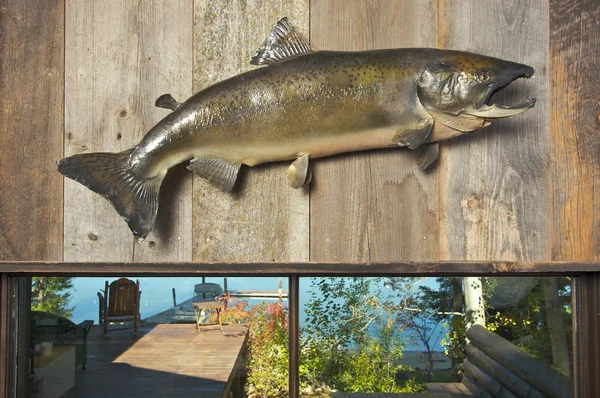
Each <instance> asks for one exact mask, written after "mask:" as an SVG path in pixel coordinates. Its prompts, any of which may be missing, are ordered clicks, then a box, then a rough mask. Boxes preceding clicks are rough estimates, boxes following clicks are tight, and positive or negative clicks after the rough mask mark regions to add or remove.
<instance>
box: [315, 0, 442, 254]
mask: <svg viewBox="0 0 600 398" xmlns="http://www.w3.org/2000/svg"><path fill="white" fill-rule="evenodd" d="M434 5H435V1H419V2H392V1H385V0H369V1H357V0H353V1H347V0H334V1H325V0H312V1H311V44H312V46H313V47H314V48H315V49H318V50H365V49H376V48H395V47H434V46H435V43H436V40H437V30H436V27H437V25H436V12H435V10H436V9H435V7H434ZM437 202H438V199H437V185H436V177H435V174H434V173H424V172H422V171H421V170H420V169H419V168H418V167H417V165H416V159H415V156H414V154H412V153H410V151H409V150H404V149H400V148H397V149H396V148H394V149H392V150H381V151H379V150H378V151H369V152H361V153H354V154H346V155H342V156H335V157H332V158H327V159H319V160H318V161H316V162H314V163H313V183H312V190H311V203H310V206H311V226H310V237H311V260H314V261H364V262H368V261H385V260H398V259H405V260H406V259H408V260H431V259H437V257H438V252H437V246H438V243H437V242H438V239H437V233H438V228H437V219H436V214H437V211H438V210H437Z"/></svg>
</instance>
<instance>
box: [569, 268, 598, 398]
mask: <svg viewBox="0 0 600 398" xmlns="http://www.w3.org/2000/svg"><path fill="white" fill-rule="evenodd" d="M573 309H574V317H573V340H574V342H573V369H574V373H575V374H574V380H575V396H576V397H582V398H592V397H600V367H599V366H598V364H599V363H600V332H599V331H600V272H595V273H590V274H585V275H581V276H580V277H578V278H576V279H575V286H574V292H573Z"/></svg>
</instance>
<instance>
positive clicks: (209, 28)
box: [193, 0, 309, 261]
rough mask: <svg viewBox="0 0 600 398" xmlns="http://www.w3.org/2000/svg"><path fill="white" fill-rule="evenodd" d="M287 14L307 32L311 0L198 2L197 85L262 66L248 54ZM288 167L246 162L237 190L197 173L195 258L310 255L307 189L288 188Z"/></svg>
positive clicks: (281, 258)
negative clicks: (249, 165)
mask: <svg viewBox="0 0 600 398" xmlns="http://www.w3.org/2000/svg"><path fill="white" fill-rule="evenodd" d="M284 16H287V17H288V18H289V20H290V21H291V22H292V23H293V24H294V25H295V26H296V28H297V29H298V30H299V31H300V32H301V33H302V34H304V35H305V36H306V35H307V33H308V1H307V0H290V1H285V2H281V1H278V0H236V1H224V2H208V1H201V0H196V2H195V25H194V90H195V91H200V90H202V89H204V88H206V87H208V86H209V85H211V84H214V83H216V82H218V81H220V80H223V79H225V78H228V77H231V76H234V75H236V74H238V73H241V72H244V71H247V70H250V69H252V68H256V67H255V66H252V65H250V63H249V62H250V58H251V57H252V56H253V55H254V53H255V52H256V50H257V49H258V47H259V46H260V45H261V44H262V42H263V41H264V40H265V38H266V37H267V35H268V34H269V32H270V31H271V28H272V27H273V26H275V23H276V22H277V21H278V20H279V19H280V18H282V17H284ZM287 167H288V164H284V163H278V164H269V165H265V166H259V167H253V168H242V170H243V171H242V173H240V176H239V179H238V184H237V186H236V187H234V191H233V192H231V193H224V192H221V191H220V190H219V189H217V188H216V187H214V186H212V185H211V184H209V183H208V182H206V181H205V180H203V179H201V178H195V179H194V196H193V258H194V261H291V260H295V261H302V260H308V248H309V246H308V241H309V236H308V217H309V210H308V206H309V198H308V195H309V193H308V189H306V188H300V189H297V190H295V189H292V188H290V187H289V186H288V183H287V179H286V176H285V170H286V168H287Z"/></svg>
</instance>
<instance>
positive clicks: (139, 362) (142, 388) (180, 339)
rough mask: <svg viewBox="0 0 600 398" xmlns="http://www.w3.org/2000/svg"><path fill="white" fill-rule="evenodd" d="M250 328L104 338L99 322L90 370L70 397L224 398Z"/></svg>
mask: <svg viewBox="0 0 600 398" xmlns="http://www.w3.org/2000/svg"><path fill="white" fill-rule="evenodd" d="M247 335H248V328H247V327H246V326H244V325H225V326H223V331H221V330H220V329H218V328H216V329H215V328H210V329H208V328H207V329H206V330H203V331H202V332H201V333H198V332H197V331H196V330H195V328H194V325H193V324H169V325H145V326H142V327H141V328H140V331H139V333H138V337H137V338H134V336H133V331H132V330H131V329H127V330H115V331H110V332H109V338H108V339H107V338H104V336H103V335H102V330H101V328H100V327H99V326H93V327H92V330H91V331H90V335H89V337H88V338H89V340H88V361H87V368H86V370H81V369H77V371H76V376H75V386H74V387H73V388H72V389H71V390H70V391H69V393H68V394H67V395H66V397H88V398H95V397H107V396H110V397H140V396H144V397H171V396H177V397H205V398H213V397H215V398H216V397H222V396H225V397H226V396H228V394H229V391H230V390H232V389H235V385H234V384H235V382H236V381H235V380H236V375H237V369H238V368H239V366H240V360H241V356H242V352H243V350H244V349H245V345H246V341H247Z"/></svg>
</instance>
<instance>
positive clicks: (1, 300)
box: [0, 274, 10, 397]
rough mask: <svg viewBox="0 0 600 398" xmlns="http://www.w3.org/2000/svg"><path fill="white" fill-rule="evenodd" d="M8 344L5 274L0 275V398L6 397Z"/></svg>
mask: <svg viewBox="0 0 600 398" xmlns="http://www.w3.org/2000/svg"><path fill="white" fill-rule="evenodd" d="M9 344H10V285H9V281H8V276H7V275H6V274H1V275H0V397H6V396H8V392H9V391H10V388H9V384H10V383H9V377H10V373H9V371H8V370H9V369H10V367H9V357H8V353H9Z"/></svg>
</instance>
